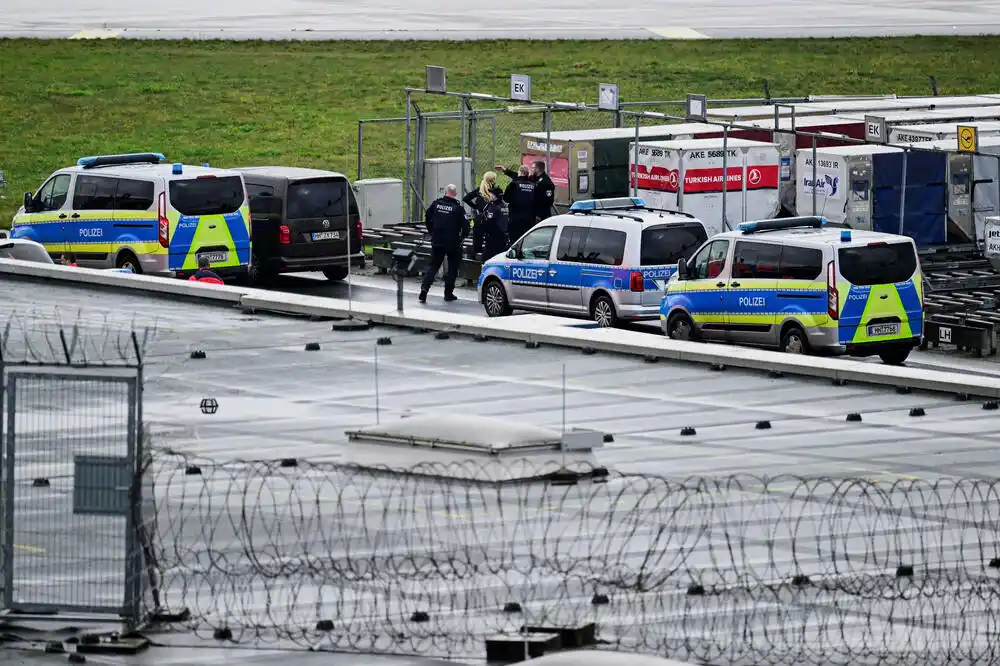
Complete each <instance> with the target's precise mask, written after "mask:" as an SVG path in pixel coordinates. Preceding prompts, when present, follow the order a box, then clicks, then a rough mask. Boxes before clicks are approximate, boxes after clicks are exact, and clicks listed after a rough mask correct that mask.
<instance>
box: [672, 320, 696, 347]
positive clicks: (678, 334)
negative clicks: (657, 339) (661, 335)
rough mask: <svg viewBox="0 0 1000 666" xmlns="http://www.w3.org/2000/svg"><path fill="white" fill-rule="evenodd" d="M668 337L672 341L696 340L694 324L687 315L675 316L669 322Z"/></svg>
mask: <svg viewBox="0 0 1000 666" xmlns="http://www.w3.org/2000/svg"><path fill="white" fill-rule="evenodd" d="M666 333H667V337H668V338H670V339H671V340H692V341H693V340H695V339H697V333H696V332H695V330H694V323H693V322H692V321H691V318H690V317H688V316H687V315H686V314H675V315H673V316H671V317H670V319H668V320H667V331H666Z"/></svg>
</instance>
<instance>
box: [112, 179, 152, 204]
mask: <svg viewBox="0 0 1000 666" xmlns="http://www.w3.org/2000/svg"><path fill="white" fill-rule="evenodd" d="M155 194H156V192H155V187H154V186H153V183H151V182H149V181H148V180H132V179H130V178H119V179H118V189H116V190H115V210H149V209H150V208H152V207H153V199H155Z"/></svg>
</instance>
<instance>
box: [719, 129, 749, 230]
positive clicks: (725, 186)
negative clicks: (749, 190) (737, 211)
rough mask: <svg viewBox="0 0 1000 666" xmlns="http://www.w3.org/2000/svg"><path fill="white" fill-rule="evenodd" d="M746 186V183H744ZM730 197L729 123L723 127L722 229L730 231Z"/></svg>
mask: <svg viewBox="0 0 1000 666" xmlns="http://www.w3.org/2000/svg"><path fill="white" fill-rule="evenodd" d="M744 186H746V184H745V183H744ZM728 199H729V123H726V126H725V127H723V128H722V230H723V231H729V221H728V220H727V219H726V207H727V204H728V203H729V202H728Z"/></svg>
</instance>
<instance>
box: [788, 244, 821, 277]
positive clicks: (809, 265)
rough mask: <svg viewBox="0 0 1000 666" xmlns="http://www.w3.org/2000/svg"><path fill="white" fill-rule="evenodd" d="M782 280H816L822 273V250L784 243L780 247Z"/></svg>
mask: <svg viewBox="0 0 1000 666" xmlns="http://www.w3.org/2000/svg"><path fill="white" fill-rule="evenodd" d="M780 273H781V275H779V276H778V277H779V279H782V280H810V281H812V280H816V279H818V278H819V277H820V275H822V273H823V251H822V250H816V249H813V248H809V247H795V246H794V245H785V246H784V247H782V248H781V271H780Z"/></svg>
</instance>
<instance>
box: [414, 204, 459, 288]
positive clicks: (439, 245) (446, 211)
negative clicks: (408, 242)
mask: <svg viewBox="0 0 1000 666" xmlns="http://www.w3.org/2000/svg"><path fill="white" fill-rule="evenodd" d="M424 222H425V223H426V224H427V231H429V232H430V234H431V262H430V265H429V266H428V267H427V271H426V272H424V281H423V283H422V284H421V285H420V302H421V303H426V302H427V292H428V291H429V290H430V288H431V285H432V284H434V277H435V276H436V275H437V272H438V271H439V270H440V269H441V264H442V263H444V260H445V259H446V258H447V259H448V268H447V269H446V270H445V274H444V300H446V301H454V300H457V299H458V297H457V296H455V279H456V278H457V277H458V266H459V264H461V262H462V242H463V241H464V240H465V237H466V236H468V235H469V220H468V218H467V217H466V216H465V209H464V208H462V204H461V203H459V201H458V188H457V187H456V186H454V185H449V186H448V187H446V188H445V189H444V196H443V197H441V198H440V199H437V200H435V201H434V202H433V203H432V204H431V205H430V206H428V207H427V213H426V215H425V216H424Z"/></svg>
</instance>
